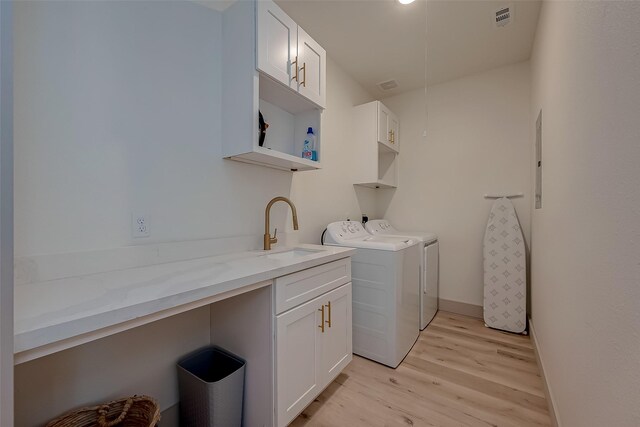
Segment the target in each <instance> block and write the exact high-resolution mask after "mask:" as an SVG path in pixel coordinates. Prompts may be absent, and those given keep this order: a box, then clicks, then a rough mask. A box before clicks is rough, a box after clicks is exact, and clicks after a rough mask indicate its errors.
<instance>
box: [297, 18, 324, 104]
mask: <svg viewBox="0 0 640 427" xmlns="http://www.w3.org/2000/svg"><path fill="white" fill-rule="evenodd" d="M326 61H327V53H326V52H325V50H324V49H323V48H322V47H321V46H320V45H319V44H318V43H316V41H315V40H313V39H312V38H311V37H309V35H308V34H307V33H306V32H305V31H304V30H303V29H302V28H300V27H298V59H297V62H298V76H297V77H298V79H297V81H298V91H299V92H300V94H302V95H303V96H305V97H306V98H308V99H310V100H311V101H313V102H314V103H316V104H318V105H319V106H321V107H323V108H324V106H325V104H326V99H327V95H326V85H327V77H326V72H325V70H326Z"/></svg>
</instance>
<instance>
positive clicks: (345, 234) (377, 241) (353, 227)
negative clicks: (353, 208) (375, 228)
mask: <svg viewBox="0 0 640 427" xmlns="http://www.w3.org/2000/svg"><path fill="white" fill-rule="evenodd" d="M324 242H325V244H327V245H333V246H346V247H351V248H362V249H377V250H383V251H400V250H403V249H406V248H408V247H410V246H413V245H416V244H418V243H419V240H418V239H416V238H411V237H406V236H403V237H394V236H372V235H371V234H369V233H367V232H366V231H365V229H364V228H363V227H362V224H360V223H359V222H356V221H339V222H333V223H331V224H329V225H328V226H327V233H326V236H325V240H324Z"/></svg>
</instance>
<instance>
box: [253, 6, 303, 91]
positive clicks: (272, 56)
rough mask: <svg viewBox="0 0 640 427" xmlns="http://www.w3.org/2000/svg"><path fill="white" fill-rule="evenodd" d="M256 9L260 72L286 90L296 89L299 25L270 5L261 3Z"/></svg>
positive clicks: (280, 10) (276, 7)
mask: <svg viewBox="0 0 640 427" xmlns="http://www.w3.org/2000/svg"><path fill="white" fill-rule="evenodd" d="M257 8H258V20H257V25H258V35H257V45H258V52H257V56H258V69H259V70H260V71H262V72H264V73H265V74H267V75H269V76H271V77H272V78H274V79H275V80H277V81H279V82H281V83H282V84H283V85H285V86H289V87H291V86H294V85H295V84H296V82H295V80H294V79H293V78H292V77H294V76H295V72H292V69H293V68H294V67H295V66H296V64H295V63H294V61H295V58H296V57H297V56H298V24H296V23H295V22H294V21H293V19H291V18H289V16H288V15H287V14H286V13H284V12H283V11H282V9H280V8H279V7H278V6H276V5H275V4H274V3H272V2H270V1H259V2H258V5H257ZM294 89H297V88H296V87H295V86H294Z"/></svg>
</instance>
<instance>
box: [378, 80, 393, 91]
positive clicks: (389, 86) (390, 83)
mask: <svg viewBox="0 0 640 427" xmlns="http://www.w3.org/2000/svg"><path fill="white" fill-rule="evenodd" d="M378 87H379V88H380V89H382V90H391V89H395V88H397V87H398V82H397V81H395V80H393V79H392V80H387V81H386V82H382V83H378Z"/></svg>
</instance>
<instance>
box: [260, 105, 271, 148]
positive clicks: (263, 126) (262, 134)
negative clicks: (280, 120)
mask: <svg viewBox="0 0 640 427" xmlns="http://www.w3.org/2000/svg"><path fill="white" fill-rule="evenodd" d="M267 128H269V123H266V122H265V121H264V117H263V116H262V112H261V111H260V110H258V129H259V131H260V137H259V138H258V145H259V146H260V147H262V146H263V145H264V140H265V138H266V136H267Z"/></svg>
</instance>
